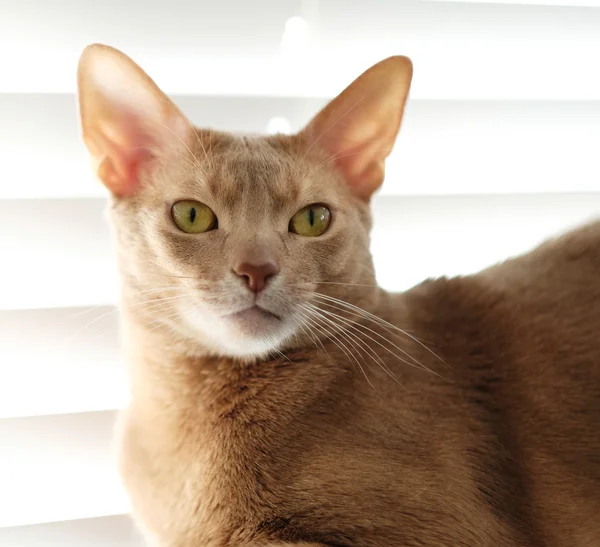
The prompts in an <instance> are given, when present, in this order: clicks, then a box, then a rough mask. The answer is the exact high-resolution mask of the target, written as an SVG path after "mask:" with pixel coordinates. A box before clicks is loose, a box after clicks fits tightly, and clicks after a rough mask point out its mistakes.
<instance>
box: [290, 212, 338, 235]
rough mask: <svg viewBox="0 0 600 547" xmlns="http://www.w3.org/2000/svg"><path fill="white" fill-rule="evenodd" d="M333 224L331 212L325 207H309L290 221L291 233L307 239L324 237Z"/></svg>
mask: <svg viewBox="0 0 600 547" xmlns="http://www.w3.org/2000/svg"><path fill="white" fill-rule="evenodd" d="M330 223H331V211H330V210H329V209H328V208H327V207H325V205H318V204H314V205H308V206H307V207H304V208H303V209H300V210H299V211H298V212H297V213H296V214H295V215H294V216H293V217H292V220H290V232H293V233H295V234H298V235H300V236H306V237H317V236H320V235H323V234H324V233H325V232H326V231H327V228H329V224H330Z"/></svg>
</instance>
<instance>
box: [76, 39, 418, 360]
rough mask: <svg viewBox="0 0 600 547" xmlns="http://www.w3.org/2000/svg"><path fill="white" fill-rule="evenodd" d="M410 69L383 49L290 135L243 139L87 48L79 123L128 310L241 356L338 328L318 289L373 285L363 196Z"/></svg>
mask: <svg viewBox="0 0 600 547" xmlns="http://www.w3.org/2000/svg"><path fill="white" fill-rule="evenodd" d="M411 77H412V65H411V63H410V61H409V60H408V59H407V58H405V57H391V58H389V59H386V60H384V61H382V62H380V63H378V64H377V65H375V66H374V67H372V68H371V69H369V70H368V71H367V72H365V73H364V74H363V75H362V76H360V77H359V78H358V79H357V80H355V81H354V82H353V83H352V84H351V85H350V86H349V87H348V88H347V89H346V90H344V91H343V92H342V93H341V94H340V95H339V96H338V97H337V98H336V99H335V100H333V101H332V102H330V103H329V104H328V105H327V106H326V107H325V108H324V109H323V110H322V111H321V112H320V113H319V114H317V116H316V117H315V118H314V119H313V120H312V121H311V122H310V123H309V124H308V125H307V127H306V128H305V129H304V130H303V131H301V132H300V133H298V134H296V135H292V136H284V135H278V136H272V137H246V136H236V135H232V134H227V133H221V132H217V131H212V130H204V129H202V130H201V129H197V128H195V127H194V126H193V125H192V124H191V123H190V122H189V121H188V120H187V118H186V117H185V116H184V115H183V114H182V113H181V111H180V110H179V109H178V108H177V107H176V106H175V105H174V104H173V103H172V102H171V101H170V100H169V99H168V98H167V97H166V96H165V95H164V94H163V93H162V92H161V91H160V90H159V88H158V87H157V86H156V84H155V83H154V82H153V81H152V80H151V79H150V78H149V77H148V76H147V75H146V74H145V73H144V72H143V71H142V70H141V69H140V68H139V67H138V66H137V65H136V64H135V63H134V62H133V61H131V60H130V59H129V58H128V57H127V56H125V55H124V54H122V53H120V52H118V51H116V50H114V49H112V48H109V47H107V46H102V45H93V46H90V47H88V48H87V49H86V50H85V51H84V53H83V55H82V57H81V60H80V64H79V74H78V84H79V106H80V114H81V126H82V131H83V138H84V140H85V143H86V145H87V147H88V149H89V151H90V154H91V156H92V160H93V163H94V168H95V170H96V172H97V175H98V177H99V178H100V179H101V180H102V182H103V183H104V184H105V185H106V186H107V187H108V189H109V190H110V192H111V194H112V196H113V199H112V208H111V214H112V218H113V223H114V226H115V230H116V239H117V245H118V252H119V261H120V267H121V271H122V274H123V285H124V286H123V293H124V305H125V310H126V312H127V313H128V315H129V317H130V318H131V319H132V320H134V321H136V322H138V323H139V324H142V325H146V326H147V328H148V329H162V330H163V331H164V330H167V331H169V332H170V333H172V334H173V336H174V337H177V338H178V339H180V340H185V341H186V343H187V344H188V345H189V348H188V349H189V351H191V352H193V351H195V350H196V349H197V350H198V351H203V350H208V351H210V352H212V353H215V354H220V355H228V356H232V357H239V358H255V357H260V356H263V355H266V354H268V353H269V352H271V351H275V350H280V349H282V348H283V347H285V346H286V344H289V343H292V341H293V340H295V339H297V338H298V337H301V338H302V337H304V336H305V335H307V336H310V335H312V336H314V335H316V334H317V333H319V334H328V333H329V334H335V328H334V327H333V325H332V324H330V323H329V320H330V317H332V316H327V315H326V313H327V312H326V311H325V310H327V309H329V312H330V313H335V312H336V309H335V306H336V305H337V306H342V304H340V303H336V301H334V300H331V299H332V298H339V299H340V300H344V301H348V302H350V303H354V304H358V305H360V298H362V299H363V300H364V299H368V298H371V297H372V295H373V294H374V292H373V290H372V288H371V287H373V286H374V275H373V270H372V262H371V256H370V253H369V231H370V225H371V220H370V213H369V200H370V198H371V196H372V194H373V193H374V192H375V191H376V190H377V189H378V188H379V186H380V185H381V183H382V182H383V177H384V161H385V159H386V157H387V156H388V154H389V153H390V151H391V149H392V146H393V144H394V140H395V138H396V134H397V132H398V129H399V127H400V122H401V119H402V113H403V110H404V104H405V102H406V98H407V95H408V91H409V87H410V82H411ZM327 306H330V307H329V308H327ZM317 307H320V308H321V310H323V311H321V312H315V311H314V310H315V309H316V308H317ZM307 333H311V334H310V335H309V334H307Z"/></svg>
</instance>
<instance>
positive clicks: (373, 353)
mask: <svg viewBox="0 0 600 547" xmlns="http://www.w3.org/2000/svg"><path fill="white" fill-rule="evenodd" d="M309 306H310V304H309ZM311 307H312V309H313V311H314V312H316V313H317V314H319V315H321V317H322V319H323V320H325V321H327V322H328V323H330V324H331V325H332V326H333V327H334V328H336V330H339V331H341V332H343V333H344V334H345V336H346V338H347V339H349V340H350V341H351V342H354V343H353V346H354V347H357V346H356V344H360V346H359V347H358V348H357V349H358V350H359V351H360V350H361V349H362V350H363V351H364V352H365V354H366V350H368V351H369V353H370V354H371V357H373V359H374V361H375V362H376V363H377V364H378V365H379V366H380V367H381V369H382V370H383V371H384V372H385V373H386V374H387V375H388V376H389V377H390V378H392V379H393V380H394V381H395V382H396V383H398V384H400V382H399V381H398V379H397V378H396V376H395V375H394V373H393V372H392V371H391V370H390V369H389V367H388V366H387V365H386V364H385V362H384V361H383V359H382V358H381V357H380V356H379V355H378V354H377V352H376V351H375V350H374V349H373V348H372V347H371V346H369V344H368V343H367V342H365V341H364V340H362V339H361V338H360V337H358V336H357V335H356V334H354V333H352V332H350V331H349V330H348V329H347V328H345V327H344V326H342V325H340V324H339V323H336V322H335V320H331V319H329V318H327V317H324V316H323V315H322V314H321V312H322V311H323V310H320V309H319V308H315V307H313V306H311ZM361 334H362V333H361ZM365 366H366V363H365Z"/></svg>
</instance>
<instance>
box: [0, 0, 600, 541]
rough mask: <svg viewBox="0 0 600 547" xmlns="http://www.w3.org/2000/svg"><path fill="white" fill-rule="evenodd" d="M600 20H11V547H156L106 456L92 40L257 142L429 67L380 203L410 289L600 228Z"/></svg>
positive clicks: (349, 6) (100, 14) (365, 12)
mask: <svg viewBox="0 0 600 547" xmlns="http://www.w3.org/2000/svg"><path fill="white" fill-rule="evenodd" d="M532 3H535V4H539V5H529V4H532ZM556 4H561V5H556ZM592 5H595V4H593V2H592V0H581V2H579V1H574V2H570V1H568V0H564V1H563V2H557V1H556V0H546V1H544V0H535V2H525V1H523V2H520V1H517V0H515V1H514V2H509V1H505V0H503V1H499V2H496V3H480V2H446V1H440V2H436V1H431V2H430V1H420V0H398V1H396V2H390V1H388V0H370V1H369V2H365V1H358V0H321V1H317V0H304V1H302V0H267V1H263V2H247V1H245V0H223V1H220V2H212V1H211V2H208V1H191V0H186V1H184V0H175V1H173V2H170V3H167V2H165V1H164V0H161V1H158V0H152V1H151V0H146V1H144V2H142V0H131V1H129V2H121V1H117V0H105V1H104V2H100V3H97V2H96V3H90V2H77V1H76V0H23V1H21V2H18V3H17V2H14V3H11V5H10V7H8V5H2V6H0V67H1V68H2V73H1V75H0V166H1V169H2V172H1V173H2V175H1V177H0V252H1V256H2V265H1V268H0V276H1V277H0V546H2V547H4V546H11V547H12V546H17V545H18V546H24V547H32V546H38V545H48V544H56V545H65V546H70V545H73V546H78V547H88V546H89V547H92V546H94V547H95V546H100V545H111V546H113V545H116V546H123V547H131V546H134V545H141V541H140V539H139V538H138V537H137V535H136V534H135V532H134V531H133V528H132V527H131V524H130V522H129V520H128V517H127V516H126V513H127V511H128V504H127V500H126V497H125V495H124V493H123V491H122V488H121V487H120V485H119V482H118V480H117V477H116V474H115V472H114V466H113V464H112V460H111V454H110V446H109V439H110V437H111V434H112V428H113V423H114V418H115V412H116V410H117V409H119V408H122V407H123V406H124V405H125V404H127V397H128V396H127V383H126V375H125V372H124V366H123V363H122V356H121V352H120V347H119V340H118V334H117V330H118V329H117V324H118V321H117V314H116V312H115V308H114V305H115V302H116V294H117V290H118V287H117V277H116V272H115V265H114V259H113V254H112V244H111V241H110V237H109V232H108V228H107V225H106V223H105V221H104V214H103V209H104V207H105V200H106V194H105V192H104V190H103V189H102V187H101V186H100V185H99V184H98V183H97V182H96V181H95V180H94V179H93V177H92V176H91V175H90V173H89V170H88V162H87V157H86V154H85V151H84V148H83V145H82V144H81V143H80V140H79V136H78V129H77V122H76V109H75V96H74V92H75V79H74V75H75V69H76V63H77V58H78V55H79V53H80V52H81V50H82V48H83V47H84V46H85V45H86V44H88V43H91V42H95V41H102V42H106V43H109V44H112V45H114V46H116V47H120V48H122V49H123V50H124V51H126V52H127V53H129V54H130V55H131V56H132V57H133V58H134V59H136V60H137V61H138V62H139V63H140V64H141V65H142V66H143V67H144V68H145V69H147V70H148V72H149V73H150V74H151V75H152V76H153V77H154V78H155V79H156V81H157V82H158V84H159V85H161V86H162V87H163V88H164V89H165V90H166V91H167V92H170V93H173V94H175V96H174V98H175V100H176V102H177V103H178V104H179V105H180V106H181V107H182V108H183V110H184V111H185V112H186V113H188V115H189V116H190V117H191V118H192V120H193V121H194V122H195V123H197V124H198V125H203V126H208V127H217V128H221V129H228V130H236V131H244V132H262V131H265V130H266V129H267V128H274V127H284V128H289V129H292V130H294V129H297V128H299V127H301V126H302V124H304V123H305V122H306V121H307V120H308V119H309V117H310V116H311V115H312V114H314V113H315V112H316V110H318V108H320V107H321V106H322V105H323V104H324V103H325V102H326V100H327V98H329V97H331V96H332V95H333V94H335V93H336V92H338V91H340V90H341V89H342V88H343V87H345V85H347V84H348V83H349V82H350V81H351V80H352V79H353V78H354V77H355V76H357V75H358V74H359V73H360V72H361V71H362V70H363V69H365V68H366V67H367V66H368V65H369V64H371V63H372V62H375V61H377V60H379V59H381V58H383V57H385V56H387V55H390V54H396V53H402V54H407V55H409V56H411V57H412V59H413V61H414V63H415V77H414V87H413V92H412V98H411V102H410V105H409V107H408V109H407V113H406V118H405V123H404V124H403V129H402V133H401V137H400V139H399V141H398V144H397V146H396V148H395V150H394V152H393V154H392V157H391V158H390V161H389V162H388V178H387V182H386V185H385V187H384V189H383V190H382V192H381V194H380V195H379V196H378V197H377V198H376V200H375V202H374V211H375V218H376V222H375V229H374V233H373V252H374V255H375V262H376V267H377V272H378V277H379V280H380V282H381V283H382V284H383V285H384V286H385V287H387V288H389V289H392V290H402V289H405V288H408V287H410V286H412V285H413V284H415V283H417V282H419V281H420V280H421V279H423V278H425V277H428V276H437V275H442V274H459V273H468V272H473V271H476V270H478V269H479V268H482V267H484V266H486V265H488V264H491V263H493V262H495V261H497V260H500V259H502V258H504V257H506V256H509V255H513V254H516V253H519V252H522V251H525V250H527V249H529V248H531V247H532V246H533V245H535V244H537V243H538V242H540V241H541V240H542V239H544V238H545V237H547V236H549V235H553V234H555V233H557V232H559V231H561V230H563V229H565V228H567V227H571V226H574V225H576V224H578V223H580V222H583V221H585V220H587V219H589V218H592V217H594V216H595V215H597V214H598V213H599V212H600V166H599V162H598V161H597V152H596V149H597V146H598V143H599V142H600V72H599V71H597V70H595V67H596V64H597V59H598V58H600V9H595V8H594V7H590V6H592ZM584 6H588V7H584ZM132 14H136V16H135V17H133V18H132Z"/></svg>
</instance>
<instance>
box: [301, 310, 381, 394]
mask: <svg viewBox="0 0 600 547" xmlns="http://www.w3.org/2000/svg"><path fill="white" fill-rule="evenodd" d="M302 307H303V309H304V310H305V311H307V312H308V313H312V315H313V316H314V317H316V318H318V319H321V320H325V321H326V318H324V317H322V316H319V315H317V314H316V313H315V312H314V310H311V309H310V308H307V307H304V306H302ZM321 328H322V329H325V327H324V326H323V325H321ZM325 330H326V331H327V329H325ZM328 332H329V333H330V334H331V331H328ZM340 334H341V335H344V334H345V333H344V332H343V329H342V330H341V331H340ZM332 336H334V337H335V335H333V334H332ZM336 339H337V341H338V342H339V343H340V344H342V346H344V348H346V349H347V350H348V353H347V354H346V355H348V356H349V358H351V359H352V360H353V361H354V363H356V364H357V365H358V368H359V369H360V370H361V372H362V373H363V376H364V377H365V379H366V380H367V383H368V384H369V385H370V386H371V387H372V388H373V389H374V390H375V391H376V392H377V393H380V392H379V390H378V389H377V388H376V387H375V386H374V385H373V383H372V382H371V380H370V379H369V377H368V376H367V373H366V372H365V369H364V368H363V367H362V365H361V364H360V362H359V361H358V359H357V358H356V356H355V355H354V354H353V353H352V352H351V351H350V350H349V349H348V347H347V346H346V344H344V343H343V342H342V341H341V340H340V339H339V338H336ZM346 340H348V342H349V343H350V344H352V339H351V338H349V337H348V336H347V335H346ZM352 346H353V347H354V348H355V349H357V348H356V346H355V345H354V344H352ZM338 347H340V346H339V345H338ZM340 349H341V348H340ZM358 349H360V348H358ZM359 356H361V358H362V355H361V354H360V351H359ZM363 363H365V361H364V359H363ZM365 366H366V363H365ZM380 394H381V393H380Z"/></svg>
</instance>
